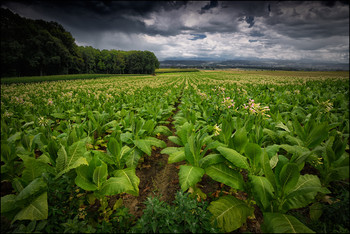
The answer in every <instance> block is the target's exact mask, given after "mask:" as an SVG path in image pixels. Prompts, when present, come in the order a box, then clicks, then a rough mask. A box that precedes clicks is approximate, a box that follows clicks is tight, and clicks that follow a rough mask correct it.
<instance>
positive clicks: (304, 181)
mask: <svg viewBox="0 0 350 234" xmlns="http://www.w3.org/2000/svg"><path fill="white" fill-rule="evenodd" d="M310 192H323V193H329V191H328V190H327V189H326V188H324V187H322V185H321V182H320V179H319V178H318V176H316V175H309V174H306V175H301V176H300V177H299V179H298V183H297V184H296V185H295V186H294V187H293V189H292V190H290V191H289V193H288V195H287V196H286V198H287V199H288V198H291V197H294V196H298V195H302V194H306V193H310Z"/></svg>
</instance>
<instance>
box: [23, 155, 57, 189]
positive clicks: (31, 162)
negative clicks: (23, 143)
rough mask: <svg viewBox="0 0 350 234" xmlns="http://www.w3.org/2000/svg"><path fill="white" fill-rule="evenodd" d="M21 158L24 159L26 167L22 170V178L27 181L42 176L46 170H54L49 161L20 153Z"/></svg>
mask: <svg viewBox="0 0 350 234" xmlns="http://www.w3.org/2000/svg"><path fill="white" fill-rule="evenodd" d="M20 158H21V159H22V160H23V163H24V167H25V169H24V170H23V172H22V178H23V180H24V181H26V182H27V183H29V182H30V181H33V180H34V179H35V178H38V177H40V176H41V174H42V173H44V172H46V171H52V170H51V169H52V167H50V166H49V165H48V164H47V163H44V162H42V161H40V160H39V159H35V158H33V157H29V156H27V155H20Z"/></svg>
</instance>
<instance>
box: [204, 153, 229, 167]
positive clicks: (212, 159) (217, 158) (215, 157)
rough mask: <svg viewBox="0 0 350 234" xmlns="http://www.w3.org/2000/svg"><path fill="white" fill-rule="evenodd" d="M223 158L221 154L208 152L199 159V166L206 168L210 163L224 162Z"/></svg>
mask: <svg viewBox="0 0 350 234" xmlns="http://www.w3.org/2000/svg"><path fill="white" fill-rule="evenodd" d="M225 160H226V159H225V158H224V157H223V156H222V155H221V154H209V155H207V156H205V157H204V158H202V159H201V160H199V166H200V167H201V168H206V167H208V166H210V165H213V164H217V163H222V162H225Z"/></svg>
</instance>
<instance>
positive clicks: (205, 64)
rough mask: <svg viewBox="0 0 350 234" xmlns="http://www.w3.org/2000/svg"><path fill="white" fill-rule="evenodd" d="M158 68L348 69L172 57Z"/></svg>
mask: <svg viewBox="0 0 350 234" xmlns="http://www.w3.org/2000/svg"><path fill="white" fill-rule="evenodd" d="M159 67H160V68H198V69H225V68H242V69H268V70H305V71H337V70H341V71H344V70H345V71H348V70H349V64H346V63H326V62H315V61H303V60H301V61H288V60H270V59H266V60H254V59H252V60H225V61H218V60H212V61H210V60H207V59H206V60H194V59H190V60H185V59H174V60H164V61H160V65H159Z"/></svg>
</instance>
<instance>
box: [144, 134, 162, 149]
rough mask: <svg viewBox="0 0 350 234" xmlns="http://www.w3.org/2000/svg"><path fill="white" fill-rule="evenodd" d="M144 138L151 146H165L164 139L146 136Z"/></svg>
mask: <svg viewBox="0 0 350 234" xmlns="http://www.w3.org/2000/svg"><path fill="white" fill-rule="evenodd" d="M145 140H146V141H148V142H149V144H150V145H151V146H156V147H159V148H165V147H166V144H165V142H164V141H162V140H159V139H157V138H155V137H146V138H145Z"/></svg>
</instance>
